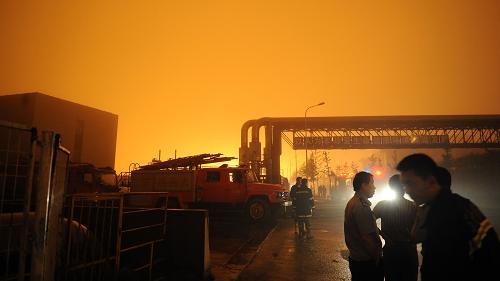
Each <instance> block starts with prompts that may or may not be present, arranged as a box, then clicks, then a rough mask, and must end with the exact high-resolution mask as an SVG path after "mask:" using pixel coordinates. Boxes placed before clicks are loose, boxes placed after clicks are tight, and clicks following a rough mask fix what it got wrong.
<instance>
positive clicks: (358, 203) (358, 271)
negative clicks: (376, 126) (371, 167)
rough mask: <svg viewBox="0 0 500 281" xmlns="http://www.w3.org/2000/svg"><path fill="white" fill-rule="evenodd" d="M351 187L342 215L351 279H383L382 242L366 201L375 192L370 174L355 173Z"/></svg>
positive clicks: (357, 280) (367, 280) (366, 280)
mask: <svg viewBox="0 0 500 281" xmlns="http://www.w3.org/2000/svg"><path fill="white" fill-rule="evenodd" d="M353 187H354V191H355V193H354V196H353V197H352V198H351V199H350V200H349V202H348V203H347V205H346V208H345V216H344V236H345V242H346V245H347V248H348V249H349V269H350V271H351V275H352V281H370V280H377V281H382V280H383V279H384V271H383V266H382V258H381V257H382V241H381V240H380V237H379V230H378V228H377V224H376V222H375V217H374V216H373V213H372V210H371V208H370V206H371V202H370V201H369V200H368V198H371V197H373V195H374V194H375V185H374V182H373V175H372V174H370V173H367V172H359V173H357V174H356V175H355V176H354V179H353Z"/></svg>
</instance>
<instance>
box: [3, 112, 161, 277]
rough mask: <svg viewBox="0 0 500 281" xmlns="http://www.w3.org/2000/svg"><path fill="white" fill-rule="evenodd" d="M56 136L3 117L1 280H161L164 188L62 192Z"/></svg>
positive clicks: (64, 162)
mask: <svg viewBox="0 0 500 281" xmlns="http://www.w3.org/2000/svg"><path fill="white" fill-rule="evenodd" d="M68 165H69V152H68V151H67V150H66V149H64V148H63V147H61V146H60V145H59V135H57V134H55V133H53V132H43V133H41V134H39V133H37V131H36V130H35V129H32V128H27V127H23V126H19V125H16V124H12V123H7V122H3V121H0V281H4V280H18V281H21V280H36V281H38V280H47V281H52V280H162V279H164V278H165V277H164V276H165V275H166V274H165V272H163V271H164V269H165V268H166V266H165V263H166V258H165V255H166V240H165V239H166V229H167V228H166V227H167V225H166V221H167V201H168V198H167V193H165V192H143V193H94V194H72V195H65V190H66V186H67V178H68V171H69V169H68Z"/></svg>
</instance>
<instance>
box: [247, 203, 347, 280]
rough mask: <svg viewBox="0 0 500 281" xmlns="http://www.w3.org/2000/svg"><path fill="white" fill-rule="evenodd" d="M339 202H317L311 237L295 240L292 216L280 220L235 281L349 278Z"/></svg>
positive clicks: (342, 217)
mask: <svg viewBox="0 0 500 281" xmlns="http://www.w3.org/2000/svg"><path fill="white" fill-rule="evenodd" d="M344 206H345V204H343V203H331V202H321V201H320V202H317V208H316V210H315V213H314V217H313V218H312V220H311V223H312V229H313V236H314V238H313V239H312V240H303V241H301V240H298V239H296V236H295V234H294V225H293V220H292V219H287V220H282V221H280V222H279V223H278V225H277V227H276V228H275V229H274V230H273V231H272V232H271V233H270V234H269V236H268V237H267V239H266V240H264V242H263V243H262V244H261V246H260V249H259V251H258V252H257V254H256V255H255V256H254V258H253V260H252V261H251V262H250V263H249V264H248V265H247V266H246V268H245V269H244V270H243V271H242V272H241V274H240V276H239V278H238V280H239V281H254V280H260V281H267V280H269V281H271V280H272V281H278V280H279V281H281V280H283V281H292V280H293V281H309V280H311V281H312V280H314V281H322V280H325V281H326V280H328V281H332V280H350V273H349V268H348V263H347V260H346V258H347V255H348V254H347V247H346V246H345V243H344V234H343V222H344V214H343V213H344Z"/></svg>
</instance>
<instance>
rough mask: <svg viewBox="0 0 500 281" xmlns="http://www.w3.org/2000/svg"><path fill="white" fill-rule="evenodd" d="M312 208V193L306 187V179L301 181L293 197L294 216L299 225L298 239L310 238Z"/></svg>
mask: <svg viewBox="0 0 500 281" xmlns="http://www.w3.org/2000/svg"><path fill="white" fill-rule="evenodd" d="M313 206H314V199H313V194H312V191H311V189H310V188H309V187H308V186H307V179H302V184H301V185H300V187H298V188H297V192H296V195H295V216H296V218H297V222H298V225H299V238H304V235H307V239H311V238H312V234H311V222H310V221H309V218H310V217H312V207H313ZM304 227H305V228H304Z"/></svg>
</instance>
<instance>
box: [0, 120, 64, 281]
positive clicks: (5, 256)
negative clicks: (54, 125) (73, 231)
mask: <svg viewBox="0 0 500 281" xmlns="http://www.w3.org/2000/svg"><path fill="white" fill-rule="evenodd" d="M68 161H69V152H68V151H67V150H66V149H64V148H63V147H61V146H59V135H57V134H55V133H53V132H43V133H42V134H40V135H38V134H37V131H36V130H35V129H33V128H27V127H23V126H20V125H16V124H12V123H7V122H3V121H0V280H26V279H30V280H50V279H51V278H52V277H53V276H52V275H51V274H52V273H53V271H52V270H51V269H53V268H54V266H55V264H54V263H53V260H54V259H53V258H52V259H51V258H50V257H52V256H54V257H55V255H51V254H50V252H51V251H53V249H54V248H55V247H53V246H54V243H55V242H56V237H54V233H55V232H57V225H58V220H59V210H60V208H58V204H61V200H60V199H62V194H63V193H64V186H65V181H66V176H67V166H68ZM58 198H59V199H58Z"/></svg>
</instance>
